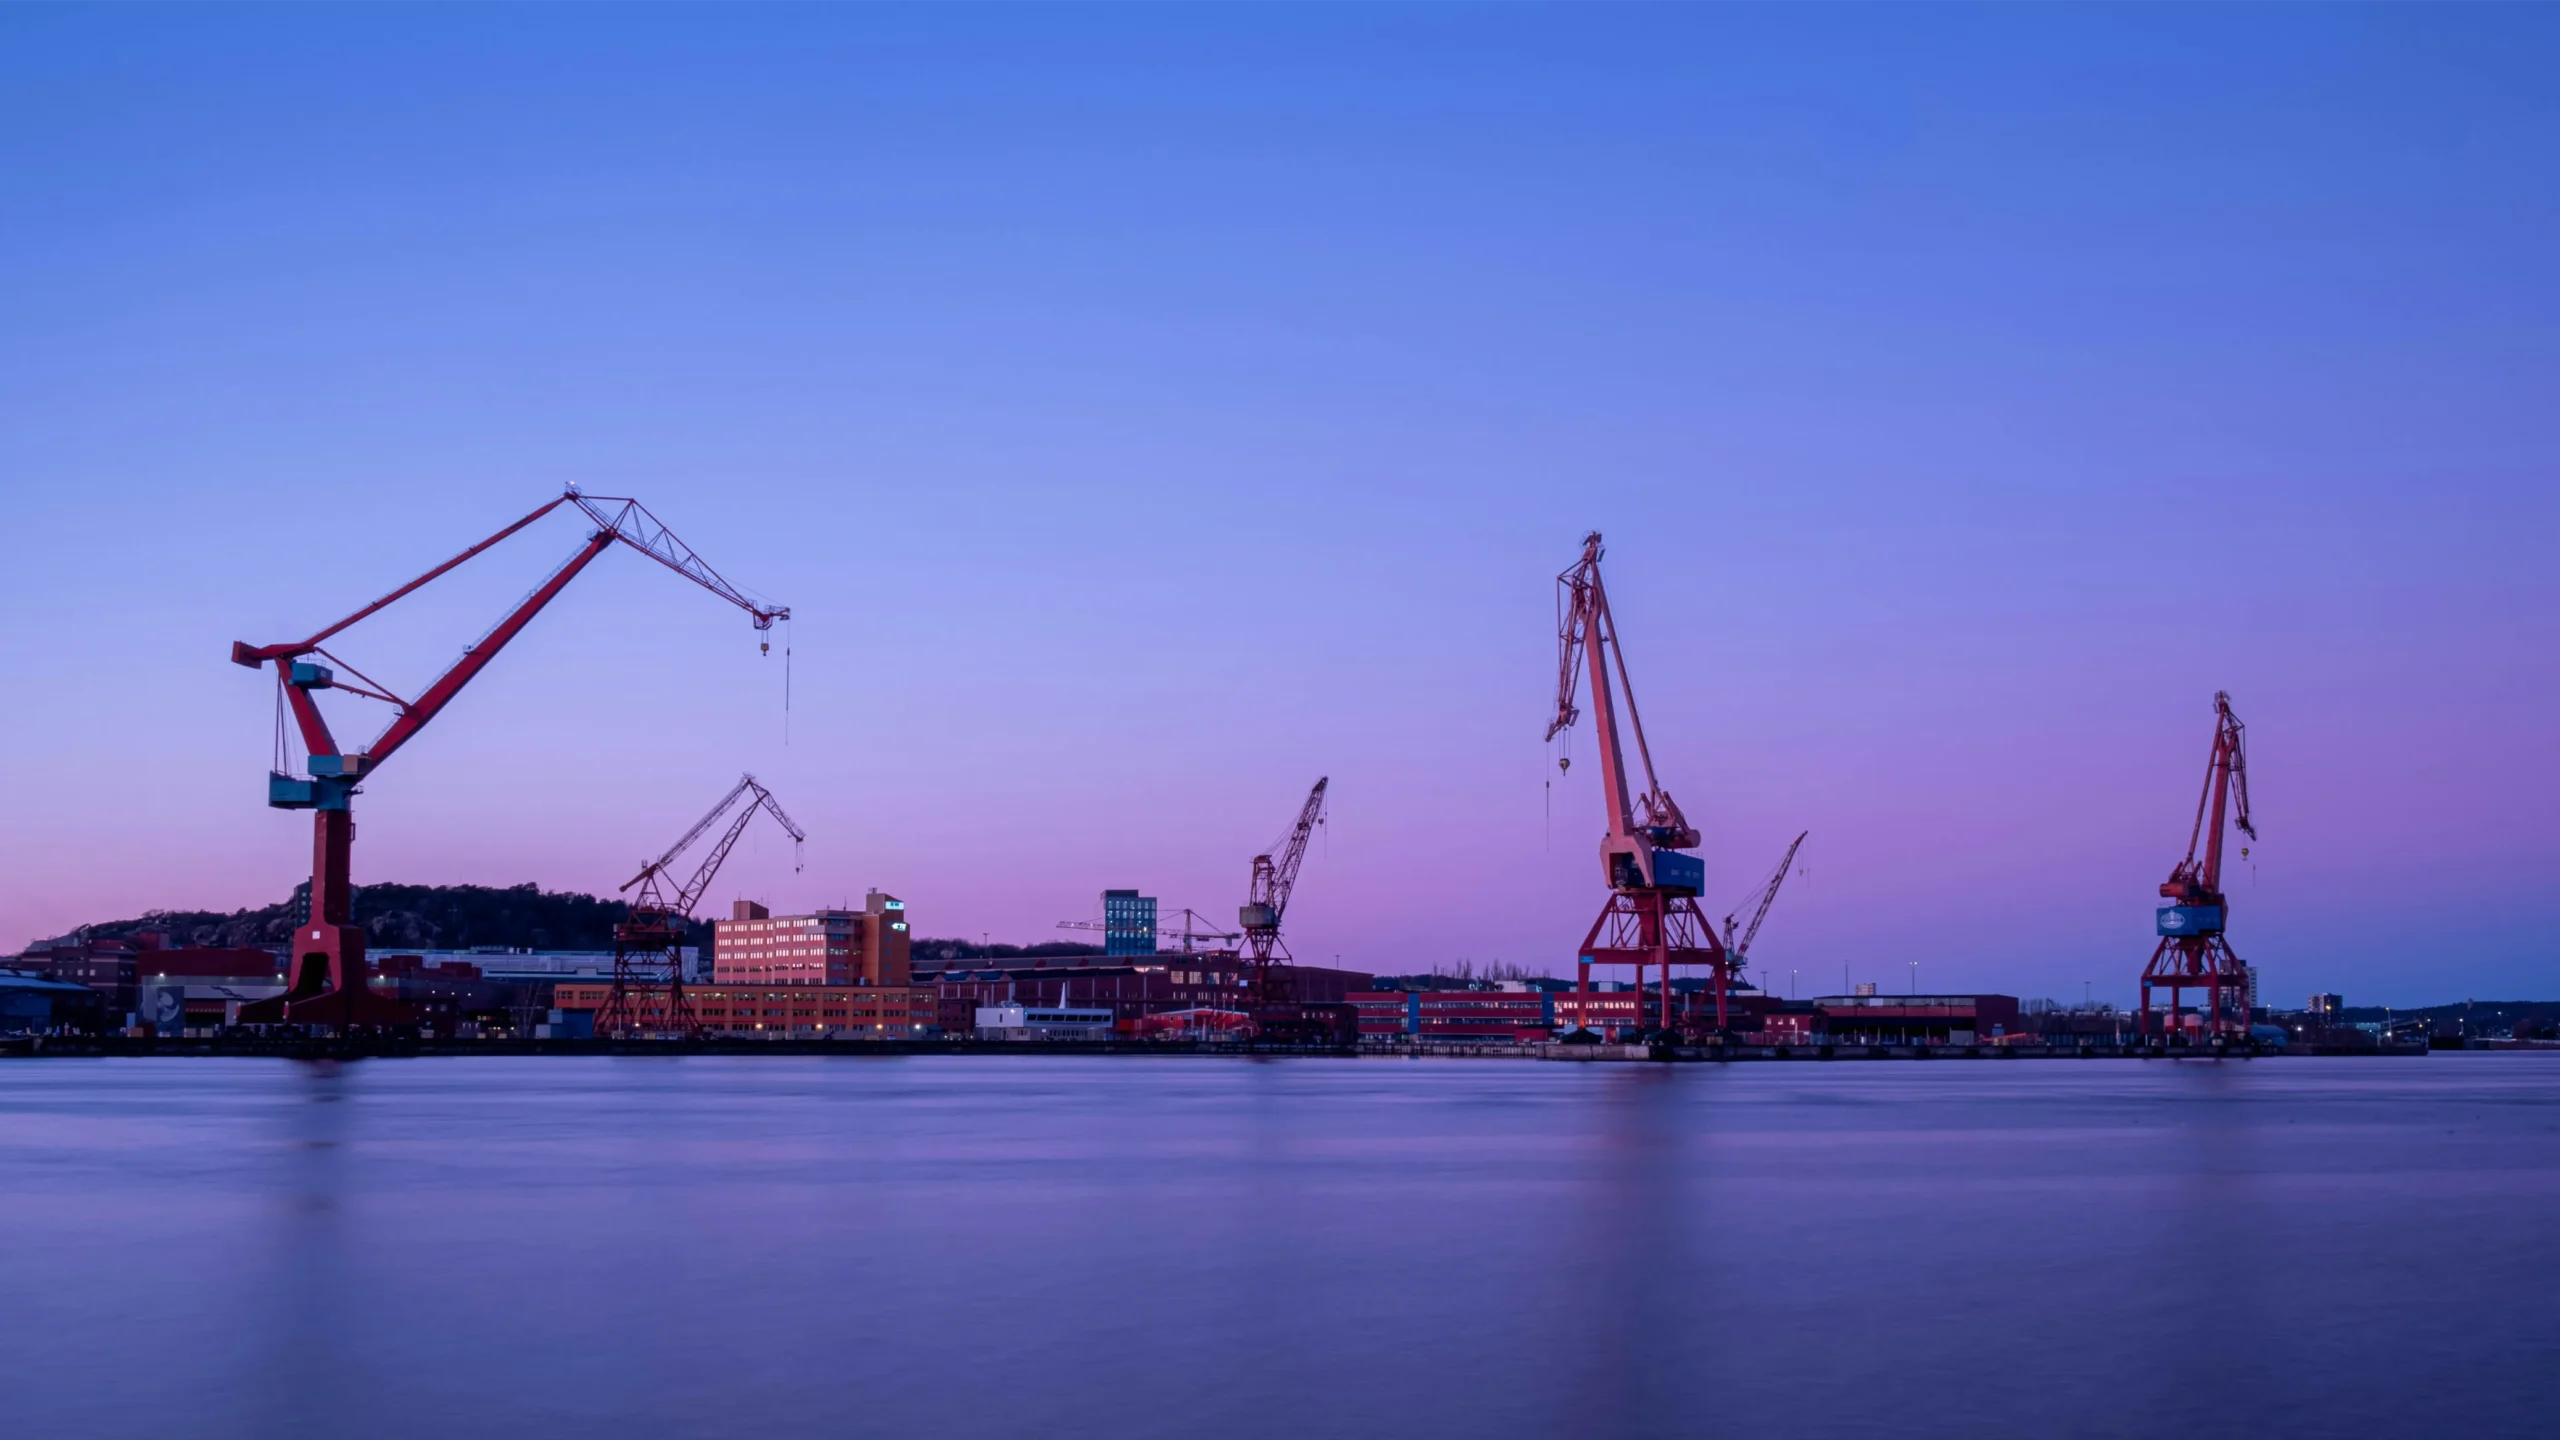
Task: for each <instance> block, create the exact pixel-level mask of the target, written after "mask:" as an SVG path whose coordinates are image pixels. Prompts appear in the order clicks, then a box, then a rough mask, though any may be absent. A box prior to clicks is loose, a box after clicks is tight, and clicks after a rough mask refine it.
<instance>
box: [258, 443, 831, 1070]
mask: <svg viewBox="0 0 2560 1440" xmlns="http://www.w3.org/2000/svg"><path fill="white" fill-rule="evenodd" d="M564 505H565V506H568V507H570V508H572V509H574V510H577V511H579V512H581V513H583V514H584V515H585V516H586V517H587V518H588V520H590V521H592V522H593V523H594V526H595V528H594V530H592V531H591V532H590V533H589V534H588V536H587V539H586V542H585V543H584V544H583V545H581V546H580V547H579V548H578V550H577V552H576V553H575V554H573V555H571V556H570V557H569V559H568V560H567V562H566V563H564V564H562V565H561V566H560V568H559V569H557V570H555V571H553V572H552V573H551V576H550V578H549V579H547V580H545V581H543V582H542V583H541V584H540V585H538V586H536V587H535V588H534V591H533V593H532V594H530V595H527V596H526V597H525V598H524V599H523V601H521V602H520V603H518V604H517V606H516V607H515V608H514V609H513V610H510V611H509V612H507V614H506V616H505V618H503V619H501V620H500V621H499V622H498V623H497V624H496V625H495V626H493V627H491V629H490V630H489V631H488V633H487V634H484V635H482V636H481V637H480V638H479V639H477V640H475V641H473V642H472V643H471V645H470V646H469V648H467V649H465V650H464V651H463V652H462V658H461V659H459V660H457V661H455V662H454V663H453V666H452V668H450V669H448V670H446V671H445V672H444V673H443V674H442V675H440V676H438V677H436V679H435V681H434V682H433V683H432V684H430V685H428V686H427V688H426V689H425V690H423V691H421V692H419V695H418V698H417V699H415V700H404V699H402V698H401V697H400V696H399V695H397V694H396V693H394V692H393V691H391V690H390V689H389V688H388V687H386V686H383V685H381V684H379V683H377V682H375V681H374V680H372V679H371V678H370V677H368V676H366V675H365V673H364V672H363V671H361V670H358V669H357V668H356V667H355V666H353V665H350V664H348V663H347V662H346V661H345V660H343V659H341V658H339V657H338V656H337V655H334V654H332V653H330V651H329V650H327V649H326V648H325V645H326V642H327V641H328V640H330V639H331V638H332V637H334V636H335V635H337V634H338V633H339V632H340V631H342V630H345V629H346V628H347V627H349V626H351V625H353V624H355V623H356V622H357V621H359V620H362V619H364V618H366V617H367V616H369V615H373V614H375V613H376V612H378V611H380V610H382V609H384V608H385V607H387V606H389V605H391V604H393V603H394V602H396V601H398V600H400V599H401V598H402V597H404V596H406V595H408V594H410V593H411V592H413V591H415V590H417V589H418V588H420V587H421V586H423V585H425V584H427V583H428V582H429V581H431V580H434V579H436V578H437V577H438V576H440V575H443V574H444V573H446V572H447V571H449V570H452V569H453V568H454V567H456V566H458V565H460V564H462V563H463V562H464V561H466V560H469V559H470V558H471V557H473V556H475V555H477V554H479V553H480V552H481V551H483V550H486V549H488V548H489V547H491V546H493V545H495V544H497V543H498V542H499V541H501V540H504V539H506V538H507V537H508V536H510V535H513V534H515V533H516V532H517V531H519V530H522V529H524V528H525V527H526V526H528V525H531V524H532V523H533V522H535V521H537V520H539V519H541V518H542V517H544V516H545V515H548V514H550V513H551V512H552V511H554V510H557V509H559V508H561V507H562V506H564ZM616 542H619V543H621V544H624V545H628V546H630V547H631V548H632V549H634V550H637V551H639V552H640V553H641V554H643V555H646V556H648V557H649V558H650V559H652V560H655V561H657V562H658V563H659V564H661V565H664V566H666V567H667V568H668V569H670V570H673V571H675V572H676V573H677V574H679V575H682V576H684V577H685V578H686V579H688V580H691V581H693V582H694V583H695V584H698V585H700V586H702V587H703V588H704V589H706V590H709V591H710V592H711V593H712V594H714V595H717V596H719V597H720V598H721V599H723V600H726V601H728V602H729V603H731V604H733V605H735V606H737V607H738V608H740V609H742V610H744V611H746V612H747V614H748V616H749V617H750V618H751V619H753V620H754V622H755V627H756V629H757V630H759V631H767V630H771V629H772V628H773V622H774V621H776V620H787V619H789V618H791V611H790V610H789V608H788V607H785V606H779V605H773V606H767V605H761V604H758V603H757V602H755V601H753V600H750V599H748V598H747V597H746V596H745V595H743V594H741V593H740V592H739V591H738V589H737V588H736V587H735V586H733V585H731V584H730V583H729V582H728V581H726V580H724V579H722V578H720V574H719V572H718V571H715V570H713V569H712V568H711V567H710V566H709V565H707V564H705V563H704V562H703V560H702V557H700V556H698V555H696V554H694V553H693V551H692V550H691V549H689V548H687V547H686V545H685V543H684V542H683V541H681V540H679V539H677V538H676V537H675V533H674V532H673V531H670V530H669V529H667V527H666V526H665V525H664V524H662V523H660V522H659V520H658V517H657V516H655V515H652V514H650V513H649V511H648V508H647V507H646V506H643V505H642V504H641V503H640V502H639V501H637V500H633V499H630V498H627V497H623V496H602V495H584V494H580V493H579V492H578V490H577V488H576V487H574V486H572V487H571V488H570V489H568V490H567V491H566V492H564V493H563V494H561V495H560V496H559V498H557V499H554V500H552V501H550V502H549V503H547V504H544V505H542V506H540V507H539V508H537V509H535V510H534V511H533V513H531V514H529V515H527V516H525V517H524V518H523V519H521V520H518V521H516V522H515V523H514V524H512V525H509V526H507V527H506V528H505V529H503V530H500V531H499V532H498V533H496V534H494V535H492V536H490V537H489V538H488V539H486V540H483V541H481V542H480V543H479V544H477V545H474V546H472V547H471V548H470V549H468V550H465V551H463V552H462V553H461V554H459V555H456V556H454V557H453V558H452V559H450V560H447V561H445V562H444V563H443V564H441V565H438V566H436V567H435V568H434V569H432V570H429V571H428V572H427V573H425V574H424V575H421V576H419V577H418V578H416V579H415V580H412V581H410V582H409V583H408V584H406V585H403V586H401V587H400V588H399V589H397V590H394V591H392V592H391V593H390V594H388V595H385V596H383V597H382V598H381V599H379V600H376V601H374V602H373V603H372V604H370V605H367V606H365V607H364V608H363V609H361V610H358V611H356V612H355V613H354V614H352V615H349V616H348V617H346V618H345V619H343V620H340V621H338V622H337V623H336V624H334V625H330V626H327V627H325V628H323V629H321V630H319V631H317V632H316V633H314V634H312V635H311V636H310V637H309V638H307V639H303V640H297V641H288V642H286V643H284V644H280V645H250V644H247V643H245V642H244V643H235V644H234V645H233V646H232V647H231V662H232V663H233V664H235V665H245V666H247V667H249V668H250V669H252V670H255V669H257V668H258V667H260V666H262V665H267V664H270V663H272V664H273V665H274V666H275V667H276V689H277V694H278V697H279V701H278V706H279V711H280V712H281V711H282V710H284V709H290V710H291V711H292V713H293V719H294V724H295V726H296V727H297V728H298V729H299V730H300V731H301V734H302V741H303V744H304V746H305V747H306V748H307V749H308V751H309V756H310V758H309V760H308V761H307V762H306V764H305V766H304V773H303V775H301V776H295V775H292V774H289V773H287V771H286V768H285V760H284V754H283V733H282V728H283V718H282V715H281V713H279V715H278V718H277V727H278V734H277V757H276V763H275V766H274V768H273V769H272V770H270V771H269V773H268V776H267V803H268V804H269V805H271V806H273V807H275V808H277V809H279V810H309V811H312V812H314V813H313V817H312V847H311V901H310V913H309V914H308V915H307V916H304V917H303V918H302V921H301V923H300V924H299V925H298V926H297V928H296V929H295V931H294V937H293V950H292V961H291V965H290V969H289V971H288V973H289V975H290V977H291V978H290V982H289V984H288V985H287V987H286V990H285V993H284V994H282V995H279V996H277V997H275V998H274V999H272V1000H261V1001H257V1002H254V1003H252V1004H249V1005H244V1006H242V1007H241V1011H240V1019H241V1021H242V1022H243V1023H245V1024H279V1023H290V1024H298V1025H300V1024H317V1025H335V1026H355V1025H397V1024H405V1023H407V1022H408V1021H409V1019H410V1018H411V1017H410V1015H409V1012H408V1010H407V1007H405V1006H402V1005H399V1004H397V1003H395V1002H392V1001H390V1000H386V999H384V998H383V997H382V996H379V995H376V994H374V993H373V992H372V990H371V989H370V988H369V984H368V982H369V981H370V979H371V975H372V967H371V966H370V965H368V964H367V963H366V962H365V953H364V931H363V929H362V928H361V927H359V926H357V925H355V924H353V923H352V910H351V906H352V902H353V898H354V887H353V885H352V883H351V882H350V880H349V878H348V876H349V864H350V856H349V850H350V848H351V847H352V845H353V842H354V839H355V817H354V814H353V812H352V811H351V810H350V809H349V800H350V797H352V796H354V795H355V794H357V793H358V788H359V783H360V782H362V781H365V780H369V779H371V778H372V776H373V773H374V771H376V770H378V769H380V768H381V766H382V762H384V761H385V760H388V759H390V758H391V757H392V755H393V754H394V753H396V752H397V751H398V750H399V749H400V747H401V746H403V745H406V744H408V743H409V741H410V740H411V739H412V738H413V737H415V736H416V735H417V733H418V732H419V731H420V730H423V729H425V728H426V726H427V722H429V721H431V720H433V719H435V718H436V716H437V715H439V714H441V713H442V712H443V710H444V707H445V706H446V705H448V704H450V703H452V701H453V697H454V696H456V695H458V694H460V693H462V687H463V686H465V685H468V684H470V683H471V680H472V678H473V677H474V676H476V675H478V674H479V673H480V672H481V671H482V670H483V669H485V668H487V666H488V664H489V662H490V661H491V660H493V659H495V658H497V654H498V652H499V651H500V650H502V649H504V648H506V645H507V642H508V641H510V640H513V639H514V638H515V637H516V635H517V633H518V632H519V631H521V630H523V629H524V627H525V626H526V624H527V623H529V622H530V621H531V620H532V619H533V617H534V616H536V615H538V614H540V613H542V607H544V606H545V605H548V604H550V603H551V600H552V597H554V596H556V595H558V594H559V593H560V591H561V590H562V589H563V588H564V587H565V586H567V585H568V583H569V582H570V581H572V580H574V579H576V578H577V577H578V572H579V571H581V570H584V569H586V568H587V566H588V564H589V563H590V562H592V561H593V560H594V559H595V558H596V557H597V556H598V555H601V554H603V553H604V552H605V550H606V548H607V547H609V546H611V545H613V544H615V543H616ZM772 648H773V646H772V642H771V641H769V640H768V641H766V642H764V649H765V650H767V651H770V650H771V649H772ZM308 656H317V657H319V659H320V660H325V661H327V662H329V663H328V664H325V665H324V664H321V663H318V661H316V660H311V659H306V658H305V657H308ZM341 670H343V671H345V672H346V673H347V674H348V675H351V676H353V677H355V678H354V680H352V681H350V680H344V679H340V678H339V676H338V672H339V671H341ZM319 690H343V691H346V692H348V693H349V694H353V695H360V696H363V697H365V698H367V699H371V700H378V701H380V702H382V703H384V704H386V705H389V706H391V707H392V709H393V711H394V712H395V713H394V714H393V716H392V720H391V723H390V725H388V726H387V727H385V728H384V730H383V732H382V733H381V734H380V735H377V736H375V737H374V739H373V742H372V743H371V744H369V745H367V746H365V747H364V748H363V749H360V750H347V749H344V748H342V747H341V746H340V745H339V744H338V742H337V739H336V738H335V737H334V736H332V735H331V734H330V731H329V723H328V721H327V720H325V719H323V718H322V717H321V714H320V707H319V705H318V703H317V702H316V701H314V700H313V698H312V694H313V692H314V691H319Z"/></svg>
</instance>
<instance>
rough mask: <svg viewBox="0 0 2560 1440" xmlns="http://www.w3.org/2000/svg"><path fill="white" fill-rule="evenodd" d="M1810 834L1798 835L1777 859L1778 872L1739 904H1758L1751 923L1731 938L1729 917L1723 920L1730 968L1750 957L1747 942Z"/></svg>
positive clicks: (1750, 940)
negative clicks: (1730, 960)
mask: <svg viewBox="0 0 2560 1440" xmlns="http://www.w3.org/2000/svg"><path fill="white" fill-rule="evenodd" d="M1812 833H1813V832H1812V831H1810V830H1807V831H1805V832H1804V834H1802V835H1798V836H1797V837H1796V838H1795V843H1793V844H1791V845H1789V846H1788V847H1787V853H1786V854H1784V855H1781V856H1779V857H1778V868H1777V869H1775V870H1773V871H1770V872H1769V878H1768V879H1767V880H1765V881H1763V882H1762V883H1761V886H1760V888H1759V889H1757V890H1755V891H1753V892H1752V893H1751V897H1749V898H1746V899H1744V900H1743V902H1742V905H1748V904H1750V903H1751V901H1752V899H1755V898H1756V899H1757V900H1758V901H1759V902H1760V904H1759V908H1758V909H1756V910H1753V911H1752V912H1751V923H1750V924H1749V925H1748V926H1745V927H1744V928H1743V931H1742V933H1741V935H1740V936H1739V937H1737V936H1736V935H1735V934H1734V930H1733V916H1731V915H1727V916H1725V917H1724V948H1725V953H1726V954H1728V955H1731V956H1732V957H1733V963H1734V964H1736V965H1739V964H1741V963H1742V959H1743V957H1744V956H1746V955H1748V954H1750V953H1751V942H1752V940H1753V938H1754V937H1756V936H1758V935H1759V933H1760V922H1761V921H1763V920H1766V919H1768V918H1769V907H1770V906H1772V905H1774V904H1776V903H1777V902H1778V887H1779V886H1781V885H1784V884H1786V883H1787V872H1788V871H1790V870H1793V869H1794V868H1795V864H1796V852H1797V851H1798V850H1801V849H1803V848H1804V838H1805V835H1810V834H1812ZM1742 905H1736V906H1734V907H1733V908H1734V910H1735V911H1736V912H1739V911H1740V910H1741V909H1742Z"/></svg>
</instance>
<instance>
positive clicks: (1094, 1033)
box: [977, 1005, 1113, 1040]
mask: <svg viewBox="0 0 2560 1440" xmlns="http://www.w3.org/2000/svg"><path fill="white" fill-rule="evenodd" d="M1112 1018H1113V1017H1112V1014H1111V1012H1110V1011H1109V1010H1108V1009H1102V1008H1096V1007H1086V1006H1058V1005H988V1006H982V1007H980V1009H979V1011H978V1015H977V1034H978V1038H979V1039H981V1040H1108V1039H1110V1038H1111V1026H1112Z"/></svg>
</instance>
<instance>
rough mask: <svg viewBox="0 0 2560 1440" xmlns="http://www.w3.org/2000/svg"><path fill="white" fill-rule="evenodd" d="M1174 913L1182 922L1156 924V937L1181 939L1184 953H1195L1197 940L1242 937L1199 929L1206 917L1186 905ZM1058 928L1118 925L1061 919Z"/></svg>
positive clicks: (1110, 927)
mask: <svg viewBox="0 0 2560 1440" xmlns="http://www.w3.org/2000/svg"><path fill="white" fill-rule="evenodd" d="M1174 913H1175V914H1177V915H1180V916H1181V917H1182V923H1181V924H1179V925H1176V924H1174V923H1173V922H1172V921H1171V920H1167V921H1165V922H1164V923H1163V924H1160V925H1158V926H1156V930H1155V933H1156V936H1157V938H1159V939H1162V940H1179V941H1181V942H1182V953H1183V954H1185V955H1192V954H1197V953H1198V951H1197V950H1196V949H1195V948H1194V946H1195V945H1196V943H1197V942H1199V941H1202V940H1241V939H1243V938H1244V937H1243V936H1242V935H1239V934H1237V933H1236V932H1235V931H1233V930H1203V929H1201V928H1200V922H1201V921H1202V920H1203V919H1205V918H1207V917H1205V916H1203V915H1202V914H1201V913H1200V912H1199V911H1197V910H1194V909H1192V908H1190V907H1189V906H1187V905H1186V906H1184V907H1183V908H1182V909H1180V910H1178V911H1175V912H1174ZM1058 928H1059V929H1061V930H1114V929H1117V928H1119V927H1117V926H1115V925H1113V924H1112V923H1111V922H1110V921H1108V920H1061V921H1059V922H1058Z"/></svg>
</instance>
